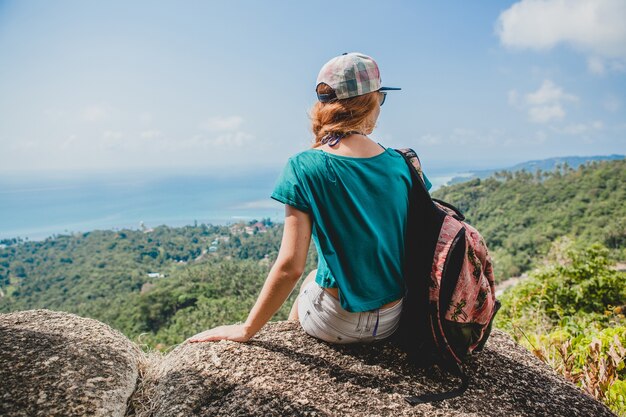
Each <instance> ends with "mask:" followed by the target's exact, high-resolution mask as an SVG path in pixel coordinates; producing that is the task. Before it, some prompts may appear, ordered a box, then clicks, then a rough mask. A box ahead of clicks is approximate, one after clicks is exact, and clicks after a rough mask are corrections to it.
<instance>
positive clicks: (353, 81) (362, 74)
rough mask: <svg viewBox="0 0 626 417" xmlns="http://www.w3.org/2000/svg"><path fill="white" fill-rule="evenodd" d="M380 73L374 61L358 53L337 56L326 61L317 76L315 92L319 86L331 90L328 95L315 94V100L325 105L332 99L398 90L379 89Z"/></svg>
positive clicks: (391, 88)
mask: <svg viewBox="0 0 626 417" xmlns="http://www.w3.org/2000/svg"><path fill="white" fill-rule="evenodd" d="M381 83H382V82H381V79H380V71H379V70H378V65H377V64H376V61H374V59H373V58H372V57H370V56H367V55H365V54H362V53H360V52H350V53H347V52H346V53H344V54H342V55H339V56H337V57H335V58H333V59H331V60H330V61H328V62H327V63H326V64H324V66H323V67H322V69H321V70H320V72H319V74H318V76H317V85H316V86H315V90H316V92H317V89H318V87H319V86H320V84H327V85H328V86H330V88H332V89H333V92H332V93H330V94H320V93H319V92H318V93H317V99H318V100H319V101H321V102H322V103H327V102H329V101H332V100H334V99H339V100H341V99H344V98H350V97H356V96H361V95H363V94H367V93H371V92H372V91H379V90H380V91H386V90H400V88H397V87H381Z"/></svg>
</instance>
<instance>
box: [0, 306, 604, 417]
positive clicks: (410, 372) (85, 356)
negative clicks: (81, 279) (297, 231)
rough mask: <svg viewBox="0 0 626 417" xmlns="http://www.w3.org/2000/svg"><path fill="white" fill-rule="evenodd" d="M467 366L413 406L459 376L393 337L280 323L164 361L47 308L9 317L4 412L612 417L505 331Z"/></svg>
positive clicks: (1, 330)
mask: <svg viewBox="0 0 626 417" xmlns="http://www.w3.org/2000/svg"><path fill="white" fill-rule="evenodd" d="M467 370H468V373H469V375H470V377H471V385H470V388H469V389H468V390H467V391H466V392H465V394H463V395H462V396H460V397H457V398H453V399H449V400H445V401H442V402H438V403H431V404H419V405H416V406H411V405H409V404H408V403H406V402H405V401H404V397H405V396H406V395H411V394H422V393H427V392H442V391H446V390H449V389H451V388H453V387H455V386H457V385H458V380H456V379H455V378H454V377H452V376H450V375H449V374H447V373H444V372H441V371H439V370H438V369H437V368H433V369H431V370H422V369H415V368H413V367H411V366H410V365H409V363H408V361H407V359H406V357H405V355H404V354H403V353H402V352H400V351H399V350H398V349H397V348H396V347H395V346H393V345H392V344H391V343H389V342H386V341H385V342H380V343H376V344H372V345H331V344H328V343H325V342H321V341H318V340H317V339H314V338H312V337H310V336H308V335H307V334H305V333H304V332H303V331H302V329H301V328H300V326H299V324H298V323H297V322H291V321H283V322H272V323H269V324H268V325H266V326H265V327H264V328H263V330H261V331H260V332H259V333H258V334H257V335H256V336H255V337H254V338H253V339H252V340H251V341H250V342H248V343H237V342H229V341H220V342H207V343H194V344H181V345H178V346H177V347H176V348H175V349H174V350H172V351H171V352H170V353H168V354H167V355H166V356H164V357H161V356H156V355H155V354H150V355H145V354H142V353H141V351H140V349H139V348H138V347H137V346H135V345H134V344H133V343H132V342H130V341H129V340H128V339H126V338H125V337H124V336H122V335H121V334H119V333H118V332H116V331H115V330H113V329H111V328H110V327H109V326H107V325H104V324H102V323H100V322H98V321H95V320H91V319H85V318H81V317H78V316H75V315H72V314H67V313H62V312H54V311H49V310H30V311H22V312H16V313H11V314H5V315H0V381H2V388H0V398H1V403H0V414H1V415H29V416H30V415H46V416H47V415H63V416H73V415H107V416H109V415H110V416H114V415H120V416H121V415H128V416H140V417H142V416H155V417H156V416H189V415H202V416H421V415H423V416H502V415H506V416H539V415H546V416H547V415H550V416H612V415H613V414H612V413H611V412H610V411H609V410H608V409H607V408H606V407H605V406H604V405H602V404H600V403H598V402H597V401H595V400H593V399H592V398H590V397H588V396H587V395H585V394H584V393H583V392H582V391H580V390H579V389H578V388H577V387H575V386H574V385H572V384H571V383H569V382H567V381H565V380H563V379H562V378H561V377H559V376H557V375H556V374H555V373H554V372H553V371H552V370H551V369H550V368H548V367H547V366H546V365H544V364H543V363H541V362H540V361H539V360H537V359H536V358H535V357H534V356H533V355H531V354H530V353H529V352H528V351H526V350H525V349H524V348H522V347H520V346H518V345H517V344H516V343H514V342H513V341H512V340H511V338H510V337H509V336H507V335H506V334H504V333H502V332H499V331H494V332H493V334H492V337H491V338H490V339H489V342H488V343H487V347H486V349H485V351H484V352H483V353H481V354H480V355H477V356H476V357H475V358H473V359H472V360H471V362H470V363H469V364H468V367H467Z"/></svg>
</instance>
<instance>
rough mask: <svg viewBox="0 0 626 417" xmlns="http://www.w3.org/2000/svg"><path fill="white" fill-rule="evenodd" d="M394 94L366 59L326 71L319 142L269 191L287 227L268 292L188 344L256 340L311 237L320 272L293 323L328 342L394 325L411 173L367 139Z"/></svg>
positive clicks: (333, 64) (387, 331)
mask: <svg viewBox="0 0 626 417" xmlns="http://www.w3.org/2000/svg"><path fill="white" fill-rule="evenodd" d="M387 90H399V88H388V87H381V79H380V73H379V70H378V66H377V64H376V62H375V61H374V60H373V59H372V58H371V57H369V56H367V55H363V54H360V53H350V54H343V55H341V56H338V57H335V58H333V59H331V60H330V61H329V62H327V63H326V64H325V65H324V66H323V67H322V69H321V71H320V73H319V75H318V78H317V86H316V92H317V97H318V102H317V103H316V104H315V105H314V107H313V109H312V111H311V120H312V130H313V133H314V134H315V142H314V144H313V146H312V148H311V149H308V150H306V151H303V152H300V153H298V154H296V155H294V156H292V157H291V158H289V161H288V163H287V165H286V166H285V168H284V170H283V172H282V175H281V176H280V178H279V179H278V181H277V182H276V185H275V189H274V192H273V193H272V195H271V197H272V198H273V199H275V200H278V201H280V202H282V203H285V226H284V232H283V237H282V243H281V246H280V250H279V253H278V257H277V259H276V262H275V263H274V265H273V266H272V268H271V270H270V273H269V275H268V277H267V280H266V282H265V284H264V286H263V289H262V290H261V294H260V295H259V298H258V300H257V302H256V303H255V305H254V307H253V308H252V311H251V312H250V314H249V316H248V318H247V320H246V322H245V323H244V324H237V325H229V326H219V327H216V328H213V329H210V330H207V331H205V332H202V333H199V334H197V335H195V336H193V337H192V338H190V339H188V341H189V342H204V341H215V340H221V339H228V340H234V341H240V342H245V341H247V340H249V339H250V338H251V337H252V336H254V334H256V333H257V332H258V331H259V330H260V329H261V327H263V326H264V325H265V323H267V322H268V321H269V320H270V318H271V317H272V316H273V315H274V313H276V311H277V310H278V309H279V308H280V307H281V306H282V304H283V303H284V301H285V300H286V299H287V297H288V296H289V295H290V294H291V292H292V290H293V288H294V287H295V285H296V283H297V282H298V280H299V278H300V276H301V275H302V273H303V272H304V266H305V262H306V256H307V253H308V249H309V243H310V241H311V237H313V241H314V243H315V246H316V249H317V253H318V259H319V261H318V268H317V269H315V270H313V271H311V273H310V274H308V276H307V277H306V279H305V280H304V282H303V283H302V285H301V286H300V293H299V296H298V298H297V300H296V302H295V303H294V305H293V307H292V309H291V313H290V315H289V319H290V320H298V319H299V320H300V323H301V325H302V327H303V329H304V330H305V331H306V332H307V333H308V334H310V335H311V336H314V337H317V338H318V339H322V340H325V341H327V342H331V343H355V342H372V341H374V340H380V339H384V338H387V337H389V336H391V334H393V332H394V331H395V330H396V329H397V327H398V324H399V320H400V313H401V310H402V299H403V296H404V294H405V288H404V284H403V278H402V265H403V262H404V231H405V228H406V219H407V210H408V193H409V188H410V187H411V176H410V173H409V170H408V167H407V165H406V163H405V162H404V159H403V158H402V156H401V155H400V154H398V153H397V152H396V151H394V150H393V149H390V148H385V147H384V146H382V145H381V144H379V143H377V142H375V141H373V140H372V139H370V138H369V137H368V135H370V134H371V133H372V131H373V130H374V127H375V125H376V121H377V119H378V115H379V114H380V106H382V105H383V103H384V102H385V97H386V94H387V93H386V91H387ZM425 182H426V184H427V185H428V186H430V183H429V182H428V180H427V179H426V178H425Z"/></svg>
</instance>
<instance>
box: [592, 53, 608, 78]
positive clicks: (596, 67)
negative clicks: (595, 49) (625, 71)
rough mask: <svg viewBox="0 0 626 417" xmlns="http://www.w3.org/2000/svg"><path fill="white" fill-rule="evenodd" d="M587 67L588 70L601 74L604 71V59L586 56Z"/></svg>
mask: <svg viewBox="0 0 626 417" xmlns="http://www.w3.org/2000/svg"><path fill="white" fill-rule="evenodd" d="M587 68H588V69H589V72H592V73H594V74H598V75H603V74H604V73H605V72H606V66H605V65H604V60H602V58H599V57H597V56H590V57H589V58H587Z"/></svg>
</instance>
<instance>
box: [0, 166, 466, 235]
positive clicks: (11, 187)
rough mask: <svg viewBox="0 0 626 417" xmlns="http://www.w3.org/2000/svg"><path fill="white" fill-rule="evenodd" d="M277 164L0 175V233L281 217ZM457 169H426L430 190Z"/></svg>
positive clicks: (59, 232)
mask: <svg viewBox="0 0 626 417" xmlns="http://www.w3.org/2000/svg"><path fill="white" fill-rule="evenodd" d="M278 175H279V171H277V170H265V171H262V172H259V173H258V174H257V175H255V176H240V177H216V176H215V175H213V174H206V173H205V174H195V175H188V174H187V175H170V176H161V177H155V178H149V177H136V178H121V177H119V176H113V175H112V176H108V177H106V176H101V177H93V178H71V179H69V178H56V179H55V178H45V177H44V178H28V179H19V180H10V181H9V180H7V179H6V178H5V179H3V180H0V240H3V239H13V238H21V239H23V240H29V241H41V240H45V239H47V238H49V237H52V236H54V235H64V234H73V233H86V232H91V231H94V230H120V229H131V230H134V229H137V230H138V229H140V227H141V224H143V225H144V226H145V227H147V228H155V227H158V226H161V225H166V226H169V227H184V226H189V225H194V224H196V223H197V224H206V225H209V224H211V225H229V224H233V223H238V222H241V221H244V222H248V221H252V220H259V221H260V220H262V219H264V218H269V219H270V220H271V221H272V222H274V223H282V222H283V221H284V205H283V204H282V203H280V202H278V201H275V200H273V199H271V198H270V195H271V192H272V189H273V185H274V182H275V180H276V178H277V177H278ZM462 175H466V173H463V172H439V173H438V172H432V174H431V175H429V179H430V180H431V182H432V183H433V188H432V190H431V191H433V190H435V189H437V188H439V187H441V186H442V185H445V184H446V183H447V182H448V181H450V180H451V179H452V178H453V177H456V176H462Z"/></svg>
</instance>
